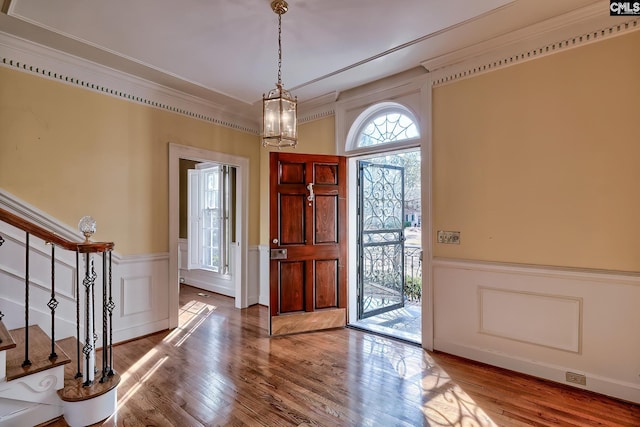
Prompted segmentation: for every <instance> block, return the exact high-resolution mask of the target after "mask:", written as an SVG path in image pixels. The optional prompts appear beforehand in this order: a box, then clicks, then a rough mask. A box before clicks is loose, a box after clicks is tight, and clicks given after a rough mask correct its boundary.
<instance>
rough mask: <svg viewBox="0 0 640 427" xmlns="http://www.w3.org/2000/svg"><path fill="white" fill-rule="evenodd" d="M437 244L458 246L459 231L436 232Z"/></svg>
mask: <svg viewBox="0 0 640 427" xmlns="http://www.w3.org/2000/svg"><path fill="white" fill-rule="evenodd" d="M437 236H438V243H448V244H452V245H459V244H460V232H459V231H443V230H438V233H437Z"/></svg>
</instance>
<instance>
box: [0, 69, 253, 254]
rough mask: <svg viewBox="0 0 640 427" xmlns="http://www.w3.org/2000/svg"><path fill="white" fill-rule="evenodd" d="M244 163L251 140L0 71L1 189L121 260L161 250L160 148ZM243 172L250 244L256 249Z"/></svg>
mask: <svg viewBox="0 0 640 427" xmlns="http://www.w3.org/2000/svg"><path fill="white" fill-rule="evenodd" d="M170 142H172V143H177V144H182V145H189V146H194V147H199V148H204V149H207V150H212V151H219V152H224V153H228V154H232V155H236V156H243V157H247V158H249V161H250V165H251V167H252V168H258V167H259V165H260V152H259V143H258V137H257V136H255V135H250V134H247V133H243V132H239V131H235V130H232V129H228V128H224V127H221V126H215V125H212V124H210V123H207V122H204V121H200V120H195V119H191V118H189V117H185V116H182V115H179V114H174V113H170V112H167V111H164V110H160V109H156V108H153V107H148V106H144V105H140V104H135V103H133V102H129V101H126V100H123V99H119V98H114V97H111V96H107V95H103V94H99V93H95V92H91V91H88V90H86V89H82V88H79V87H75V86H71V85H67V84H64V83H61V82H57V81H52V80H49V79H45V78H42V77H38V76H34V75H30V74H27V73H23V72H19V71H15V70H11V69H7V68H0V187H2V188H3V189H5V190H7V191H8V192H10V193H12V194H14V195H15V196H17V197H19V198H20V199H22V200H24V201H26V202H27V203H30V204H31V205H34V206H35V207H37V208H38V209H40V210H42V211H44V212H46V213H48V214H50V215H52V216H53V217H55V218H56V219H58V220H60V221H61V222H63V223H66V224H67V225H69V226H71V227H73V228H76V225H77V223H78V220H79V219H80V217H82V216H83V215H92V216H93V217H94V218H95V219H96V221H97V223H98V232H97V233H96V235H95V238H94V240H109V241H114V242H115V244H116V251H117V252H119V253H120V254H125V255H127V254H142V253H157V252H167V251H168V250H169V248H168V228H169V226H168V209H169V208H168V192H169V191H168V153H169V149H168V144H169V143H170ZM259 178H260V176H259V174H258V173H250V178H249V181H250V182H249V188H250V194H249V197H250V202H249V244H250V245H255V244H257V243H258V236H259V217H258V212H259V210H258V209H257V203H259V195H258V191H259V184H258V182H259V181H258V180H259Z"/></svg>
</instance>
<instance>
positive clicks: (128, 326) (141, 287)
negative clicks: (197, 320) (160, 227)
mask: <svg viewBox="0 0 640 427" xmlns="http://www.w3.org/2000/svg"><path fill="white" fill-rule="evenodd" d="M168 270H169V254H166V253H162V254H147V255H132V256H126V257H122V258H120V259H119V260H118V263H117V264H115V267H114V278H113V286H114V289H113V292H114V298H116V297H117V299H116V300H115V303H116V310H114V319H113V324H114V326H113V328H114V330H113V335H114V337H113V339H114V341H115V342H119V341H124V340H129V339H133V338H137V337H139V336H142V335H146V334H150V333H153V332H157V331H161V330H164V329H168V328H169V280H168V275H167V271H168ZM118 285H119V286H120V289H119V291H120V292H118V289H117V288H116V287H117V286H118ZM116 312H117V314H118V317H117V318H116V315H115V314H116Z"/></svg>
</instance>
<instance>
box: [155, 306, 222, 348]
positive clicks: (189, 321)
mask: <svg viewBox="0 0 640 427" xmlns="http://www.w3.org/2000/svg"><path fill="white" fill-rule="evenodd" d="M217 308H218V307H216V306H215V305H211V304H205V303H203V302H200V301H196V300H192V301H189V302H188V303H186V304H185V305H183V306H182V307H180V312H179V313H178V325H179V326H178V327H177V328H175V329H174V330H173V331H171V333H169V335H167V336H166V337H165V338H164V340H163V341H164V342H167V343H170V342H171V341H173V340H174V339H176V338H178V337H179V339H178V341H177V342H176V343H175V344H174V345H175V346H176V347H180V346H181V345H182V344H184V342H185V341H186V340H187V338H189V337H190V336H191V335H192V334H193V332H194V331H195V330H196V329H198V327H199V326H200V325H201V324H202V322H204V321H205V320H206V319H207V317H209V316H210V315H211V314H212V313H213V312H214V311H215V310H217ZM185 331H186V332H185ZM183 334H184V335H183Z"/></svg>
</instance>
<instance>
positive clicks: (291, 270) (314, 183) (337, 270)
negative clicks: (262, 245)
mask: <svg viewBox="0 0 640 427" xmlns="http://www.w3.org/2000/svg"><path fill="white" fill-rule="evenodd" d="M310 184H311V185H310ZM270 216H271V219H270V234H271V236H270V239H271V261H270V269H271V274H270V302H271V309H270V314H271V316H270V320H271V322H270V333H271V334H272V335H278V334H283V333H292V332H303V331H311V330H318V329H326V328H334V327H340V326H344V325H345V324H346V307H347V300H346V299H347V289H346V271H347V270H346V267H347V266H346V161H345V158H344V157H338V156H323V155H304V154H291V153H275V152H274V153H270ZM283 250H286V255H284V252H283ZM312 313H313V315H312Z"/></svg>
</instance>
